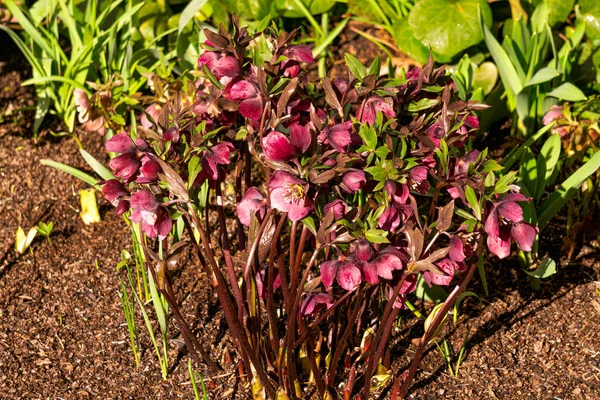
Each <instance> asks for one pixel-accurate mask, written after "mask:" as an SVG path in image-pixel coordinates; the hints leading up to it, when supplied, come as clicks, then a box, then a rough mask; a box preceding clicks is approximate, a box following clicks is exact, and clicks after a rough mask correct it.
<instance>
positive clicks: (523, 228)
mask: <svg viewBox="0 0 600 400" xmlns="http://www.w3.org/2000/svg"><path fill="white" fill-rule="evenodd" d="M536 234H537V230H536V228H535V227H534V226H533V225H530V224H528V223H526V222H523V223H519V224H515V225H513V226H512V228H511V235H512V237H513V239H514V240H515V242H516V243H517V246H519V248H520V249H521V250H523V251H531V247H532V246H533V242H535V236H536Z"/></svg>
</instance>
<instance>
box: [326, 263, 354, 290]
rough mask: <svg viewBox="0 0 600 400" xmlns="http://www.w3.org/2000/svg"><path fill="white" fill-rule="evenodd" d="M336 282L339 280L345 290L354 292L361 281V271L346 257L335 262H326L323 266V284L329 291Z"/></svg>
mask: <svg viewBox="0 0 600 400" xmlns="http://www.w3.org/2000/svg"><path fill="white" fill-rule="evenodd" d="M334 280H337V283H338V284H339V285H340V286H341V287H342V288H343V289H346V290H354V288H356V287H357V286H358V284H359V283H360V281H361V273H360V269H359V268H358V267H357V266H356V265H355V264H354V263H353V262H352V261H350V260H349V259H346V258H344V257H340V258H339V259H338V260H335V261H325V262H324V263H322V264H321V282H323V285H325V288H327V289H328V288H329V287H330V286H331V285H332V284H333V281H334Z"/></svg>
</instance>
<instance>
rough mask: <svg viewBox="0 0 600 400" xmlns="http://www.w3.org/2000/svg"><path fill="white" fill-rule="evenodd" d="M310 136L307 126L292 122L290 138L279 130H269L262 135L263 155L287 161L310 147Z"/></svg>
mask: <svg viewBox="0 0 600 400" xmlns="http://www.w3.org/2000/svg"><path fill="white" fill-rule="evenodd" d="M311 141H312V137H311V135H310V131H309V130H308V128H307V127H305V126H302V125H298V124H294V125H292V126H291V127H290V138H289V139H288V138H287V136H285V135H284V134H283V133H281V132H271V133H269V134H268V135H267V136H265V137H263V140H262V146H263V151H264V153H265V156H266V157H267V158H268V159H269V160H272V161H288V160H291V159H292V158H294V157H296V156H297V155H298V154H302V153H304V152H305V151H306V150H308V148H309V147H310V143H311Z"/></svg>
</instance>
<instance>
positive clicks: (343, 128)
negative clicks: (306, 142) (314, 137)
mask: <svg viewBox="0 0 600 400" xmlns="http://www.w3.org/2000/svg"><path fill="white" fill-rule="evenodd" d="M318 139H319V141H320V142H321V143H325V144H328V145H330V146H331V147H333V148H334V149H335V150H336V151H339V152H340V153H346V152H347V151H348V145H349V144H350V143H352V122H350V121H346V122H342V123H341V124H337V125H334V126H331V127H329V126H328V127H327V128H325V129H323V131H322V132H321V133H320V134H319V137H318Z"/></svg>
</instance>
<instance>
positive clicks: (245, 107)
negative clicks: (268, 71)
mask: <svg viewBox="0 0 600 400" xmlns="http://www.w3.org/2000/svg"><path fill="white" fill-rule="evenodd" d="M223 96H224V97H225V98H226V99H228V100H230V101H233V102H235V103H239V107H238V110H239V112H240V114H242V115H243V116H244V117H246V118H248V119H251V120H253V121H258V120H260V118H261V116H262V113H263V109H264V104H263V100H262V97H261V94H260V90H259V89H258V86H257V85H256V84H255V83H253V82H250V81H245V80H240V81H237V82H233V81H232V82H230V83H229V85H227V87H226V88H225V91H224V92H223Z"/></svg>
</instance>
